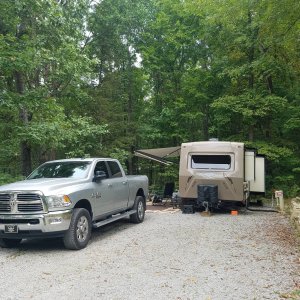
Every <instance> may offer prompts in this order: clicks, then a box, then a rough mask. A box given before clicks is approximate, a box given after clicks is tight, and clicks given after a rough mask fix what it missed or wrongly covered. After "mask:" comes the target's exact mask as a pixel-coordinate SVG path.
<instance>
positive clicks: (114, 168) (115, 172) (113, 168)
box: [107, 161, 122, 178]
mask: <svg viewBox="0 0 300 300" xmlns="http://www.w3.org/2000/svg"><path fill="white" fill-rule="evenodd" d="M107 163H108V165H109V168H110V172H111V177H112V178H116V177H122V172H121V169H120V167H119V165H118V163H117V162H115V161H108V162H107Z"/></svg>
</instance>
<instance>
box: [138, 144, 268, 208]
mask: <svg viewBox="0 0 300 300" xmlns="http://www.w3.org/2000/svg"><path fill="white" fill-rule="evenodd" d="M135 154H136V155H137V156H140V157H144V158H148V159H152V160H155V161H158V162H160V163H164V164H169V163H170V161H168V160H167V159H168V158H169V157H174V156H178V155H180V162H179V196H180V197H181V202H182V205H183V206H184V205H189V206H192V207H193V209H196V208H201V207H205V208H206V209H209V208H218V207H220V206H222V205H224V204H232V203H234V204H244V205H245V204H247V201H248V199H249V195H250V194H258V193H259V194H264V193H265V159H264V156H261V155H257V153H256V150H254V149H247V148H246V147H245V145H244V144H243V143H237V142H221V141H205V142H191V143H183V144H182V145H181V146H179V147H171V148H160V149H146V150H137V151H136V152H135Z"/></svg>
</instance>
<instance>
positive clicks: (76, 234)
mask: <svg viewBox="0 0 300 300" xmlns="http://www.w3.org/2000/svg"><path fill="white" fill-rule="evenodd" d="M91 230H92V221H91V216H90V214H89V212H88V211H87V210H86V209H84V208H75V209H74V211H73V214H72V219H71V223H70V227H69V230H68V231H67V232H66V233H65V236H64V245H65V247H66V248H67V249H71V250H80V249H83V248H85V247H86V246H87V244H88V242H89V240H90V238H91Z"/></svg>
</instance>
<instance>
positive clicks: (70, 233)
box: [0, 158, 148, 250]
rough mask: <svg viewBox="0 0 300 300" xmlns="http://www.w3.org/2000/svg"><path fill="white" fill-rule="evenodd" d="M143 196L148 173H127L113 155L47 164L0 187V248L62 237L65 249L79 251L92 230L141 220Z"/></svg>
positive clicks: (146, 192) (146, 191)
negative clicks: (25, 241) (144, 174)
mask: <svg viewBox="0 0 300 300" xmlns="http://www.w3.org/2000/svg"><path fill="white" fill-rule="evenodd" d="M147 194H148V178H147V176H143V175H139V176H134V175H131V176H126V175H125V173H124V170H123V168H122V166H121V164H120V163H119V162H118V161H117V160H116V159H110V158H85V159H63V160H55V161H49V162H46V163H44V164H42V165H41V166H39V167H38V168H37V169H36V170H34V171H33V172H32V173H31V175H29V176H28V178H27V179H26V180H23V181H19V182H15V183H11V184H7V185H3V186H0V246H1V247H14V246H17V245H18V244H19V243H20V242H21V241H22V239H24V238H39V237H40V238H45V237H62V238H63V241H64V245H65V247H66V248H67V249H72V250H79V249H82V248H84V247H86V246H87V244H88V242H89V239H90V237H91V230H92V228H97V227H100V226H103V225H105V224H108V223H110V222H113V221H115V220H118V219H121V218H125V217H129V218H130V220H131V221H132V222H133V223H141V222H143V220H144V216H145V208H146V196H147Z"/></svg>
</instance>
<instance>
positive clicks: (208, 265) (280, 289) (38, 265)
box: [0, 209, 299, 300]
mask: <svg viewBox="0 0 300 300" xmlns="http://www.w3.org/2000/svg"><path fill="white" fill-rule="evenodd" d="M0 270H1V272H0V280H1V296H0V298H1V299H98V298H100V299H151V300H152V299H153V300H154V299H174V300H179V299H182V300H183V299H204V300H208V299H211V300H218V299H220V300H221V299H222V300H224V299H225V300H226V299H280V295H281V294H282V293H286V292H290V291H291V290H293V289H294V288H295V285H297V284H299V252H297V245H296V244H295V242H294V238H293V237H292V233H291V226H290V224H289V221H288V220H287V219H286V218H284V217H283V216H281V215H280V214H276V213H261V212H260V213H257V212H255V213H254V212H244V213H240V214H239V215H238V216H231V215H230V214H216V215H213V216H211V217H203V216H201V215H200V214H198V213H196V214H182V213H181V212H180V211H174V210H172V209H171V210H170V211H169V210H166V211H147V213H146V217H145V221H144V223H142V224H139V225H134V224H131V223H129V221H127V220H123V221H119V222H117V223H114V224H109V225H107V226H106V227H103V228H100V229H97V230H95V231H94V232H93V235H92V241H91V242H90V244H89V245H88V247H87V248H85V249H83V250H81V251H70V250H65V249H64V247H63V244H62V242H61V241H60V240H28V241H24V242H23V243H22V244H21V246H20V247H19V248H15V249H0Z"/></svg>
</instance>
